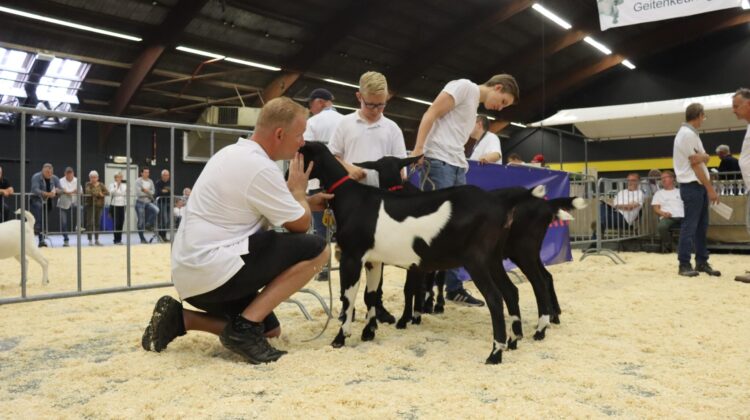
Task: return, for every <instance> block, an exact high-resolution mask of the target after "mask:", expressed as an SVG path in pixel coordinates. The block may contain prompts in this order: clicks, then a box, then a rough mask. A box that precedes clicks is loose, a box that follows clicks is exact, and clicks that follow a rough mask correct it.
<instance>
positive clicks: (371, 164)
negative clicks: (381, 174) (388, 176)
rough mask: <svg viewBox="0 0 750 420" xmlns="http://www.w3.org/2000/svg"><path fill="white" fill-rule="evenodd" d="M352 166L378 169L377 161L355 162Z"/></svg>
mask: <svg viewBox="0 0 750 420" xmlns="http://www.w3.org/2000/svg"><path fill="white" fill-rule="evenodd" d="M354 166H359V167H360V168H363V169H373V170H376V171H377V170H378V169H379V165H378V162H377V161H368V162H361V163H355V164H354Z"/></svg>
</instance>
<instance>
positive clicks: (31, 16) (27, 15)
mask: <svg viewBox="0 0 750 420" xmlns="http://www.w3.org/2000/svg"><path fill="white" fill-rule="evenodd" d="M0 12H4V13H9V14H11V15H16V16H22V17H25V18H29V19H34V20H41V21H42V22H47V23H53V24H55V25H60V26H66V27H68V28H74V29H79V30H81V31H87V32H94V33H97V34H100V35H107V36H111V37H115V38H121V39H127V40H128V41H135V42H140V41H143V39H141V38H139V37H137V36H132V35H127V34H122V33H119V32H114V31H108V30H106V29H100V28H95V27H93V26H88V25H81V24H79V23H74V22H69V21H67V20H61V19H55V18H51V17H47V16H42V15H38V14H36V13H29V12H24V11H22V10H16V9H11V8H10V7H5V6H0Z"/></svg>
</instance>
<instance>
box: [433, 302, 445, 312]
mask: <svg viewBox="0 0 750 420" xmlns="http://www.w3.org/2000/svg"><path fill="white" fill-rule="evenodd" d="M444 312H445V305H443V304H440V303H438V304H437V305H435V313H436V314H442V313H444Z"/></svg>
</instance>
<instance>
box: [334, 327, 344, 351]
mask: <svg viewBox="0 0 750 420" xmlns="http://www.w3.org/2000/svg"><path fill="white" fill-rule="evenodd" d="M345 342H346V338H345V337H344V331H343V330H341V329H339V333H338V334H337V335H336V338H334V339H333V342H332V343H331V347H333V348H335V349H339V348H341V347H344V343H345Z"/></svg>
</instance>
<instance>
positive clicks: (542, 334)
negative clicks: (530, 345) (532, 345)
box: [534, 327, 547, 341]
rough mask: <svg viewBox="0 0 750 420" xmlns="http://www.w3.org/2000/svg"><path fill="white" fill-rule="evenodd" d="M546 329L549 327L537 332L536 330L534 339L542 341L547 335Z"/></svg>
mask: <svg viewBox="0 0 750 420" xmlns="http://www.w3.org/2000/svg"><path fill="white" fill-rule="evenodd" d="M546 330H547V328H546V327H545V328H543V329H542V330H541V331H537V332H535V333H534V340H536V341H542V340H544V337H545V331H546Z"/></svg>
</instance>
